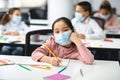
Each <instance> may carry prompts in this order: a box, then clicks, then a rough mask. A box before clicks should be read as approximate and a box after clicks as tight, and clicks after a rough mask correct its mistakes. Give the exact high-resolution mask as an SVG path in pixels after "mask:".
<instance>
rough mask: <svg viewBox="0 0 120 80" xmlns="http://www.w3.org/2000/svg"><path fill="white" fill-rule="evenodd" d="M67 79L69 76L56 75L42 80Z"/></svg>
mask: <svg viewBox="0 0 120 80" xmlns="http://www.w3.org/2000/svg"><path fill="white" fill-rule="evenodd" d="M68 78H70V76H68V75H64V74H59V73H57V74H53V75H49V76H46V77H44V80H66V79H68Z"/></svg>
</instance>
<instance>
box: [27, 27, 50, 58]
mask: <svg viewBox="0 0 120 80" xmlns="http://www.w3.org/2000/svg"><path fill="white" fill-rule="evenodd" d="M37 34H39V35H49V36H50V35H52V30H51V29H44V30H35V31H30V32H28V33H27V34H26V42H25V56H30V55H31V53H32V51H33V50H35V49H36V48H37V47H39V46H41V45H38V44H31V36H32V35H37ZM40 38H41V37H40Z"/></svg>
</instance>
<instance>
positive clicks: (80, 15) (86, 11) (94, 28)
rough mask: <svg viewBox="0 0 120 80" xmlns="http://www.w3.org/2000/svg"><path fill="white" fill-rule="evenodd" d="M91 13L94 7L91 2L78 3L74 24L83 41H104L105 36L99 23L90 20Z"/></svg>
mask: <svg viewBox="0 0 120 80" xmlns="http://www.w3.org/2000/svg"><path fill="white" fill-rule="evenodd" d="M91 11H92V7H91V4H90V3H89V2H87V1H83V2H80V3H78V4H77V5H76V9H75V17H74V18H73V19H72V24H73V26H74V28H75V30H76V32H77V33H79V37H80V38H82V39H85V38H87V39H103V38H105V34H104V32H103V30H102V29H101V27H100V26H99V25H98V24H97V22H96V21H95V20H93V19H92V18H90V14H91Z"/></svg>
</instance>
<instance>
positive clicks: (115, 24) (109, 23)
mask: <svg viewBox="0 0 120 80" xmlns="http://www.w3.org/2000/svg"><path fill="white" fill-rule="evenodd" d="M94 16H95V17H100V18H103V19H105V20H106V21H105V29H107V30H109V29H112V30H113V29H120V20H118V18H117V16H116V15H115V14H113V13H112V8H111V4H110V3H109V1H107V0H104V1H103V2H102V4H101V5H100V11H99V12H98V13H95V14H94Z"/></svg>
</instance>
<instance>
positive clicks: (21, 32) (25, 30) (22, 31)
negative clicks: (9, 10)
mask: <svg viewBox="0 0 120 80" xmlns="http://www.w3.org/2000/svg"><path fill="white" fill-rule="evenodd" d="M20 27H21V29H20V30H19V31H18V32H19V34H20V35H25V34H26V33H27V32H29V31H30V28H29V27H28V26H27V25H26V24H25V23H24V22H21V25H20Z"/></svg>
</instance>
